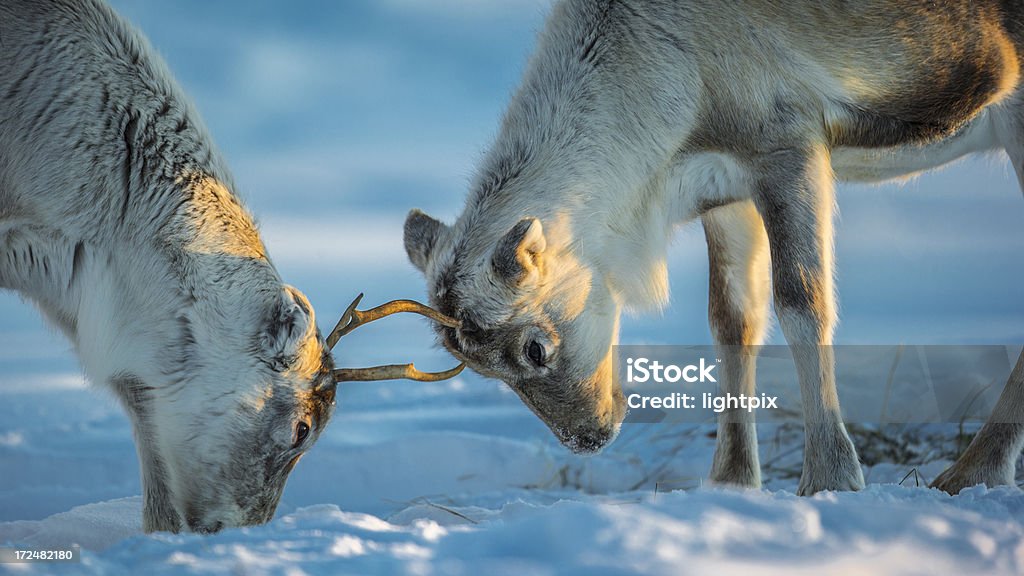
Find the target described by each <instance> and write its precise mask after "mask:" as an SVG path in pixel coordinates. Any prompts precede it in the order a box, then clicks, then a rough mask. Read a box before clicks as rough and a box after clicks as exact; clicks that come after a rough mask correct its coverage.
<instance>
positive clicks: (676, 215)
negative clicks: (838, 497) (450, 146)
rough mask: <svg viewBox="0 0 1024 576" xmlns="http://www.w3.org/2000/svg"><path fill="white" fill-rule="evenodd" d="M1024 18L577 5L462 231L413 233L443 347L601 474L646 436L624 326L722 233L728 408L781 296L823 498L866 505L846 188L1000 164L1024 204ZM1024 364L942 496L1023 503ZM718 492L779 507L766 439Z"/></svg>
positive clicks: (875, 2) (748, 379)
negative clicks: (687, 227) (769, 494)
mask: <svg viewBox="0 0 1024 576" xmlns="http://www.w3.org/2000/svg"><path fill="white" fill-rule="evenodd" d="M1022 56H1024V6H1022V4H1021V3H1020V2H1015V1H1009V0H1006V1H998V0H939V1H928V2H925V1H923V0H922V1H916V0H911V1H895V0H850V1H839V0H814V1H811V0H792V1H770V0H743V1H735V2H721V1H718V0H672V1H669V0H648V1H643V0H564V1H562V2H559V3H558V4H557V5H556V6H555V7H554V9H553V13H552V14H551V16H550V17H549V19H548V22H547V25H546V28H545V30H544V31H543V32H542V34H541V35H540V38H539V41H538V46H537V49H536V52H535V54H534V55H533V57H532V59H531V60H530V63H529V66H528V69H527V71H526V73H525V76H524V78H523V81H522V84H521V85H520V87H519V89H518V91H517V92H516V93H515V95H514V96H513V98H512V101H511V103H510V105H509V107H508V110H507V112H506V114H505V117H504V120H503V122H502V125H501V131H500V134H499V136H498V138H497V141H496V142H495V143H494V145H493V146H492V147H491V149H490V151H489V153H488V154H487V155H486V157H485V159H484V161H483V164H482V166H481V167H480V170H479V173H478V175H477V177H476V179H475V181H474V183H473V184H472V188H471V191H470V194H469V198H468V200H467V202H466V206H465V209H464V211H463V212H462V214H461V215H460V216H459V218H458V220H457V221H456V222H455V223H454V224H453V225H450V226H449V225H446V224H443V223H441V222H439V221H437V220H434V219H432V218H430V217H429V216H427V215H425V214H423V213H422V212H419V211H416V210H414V211H412V212H411V213H410V214H409V217H408V219H407V220H406V224H405V245H406V250H407V252H408V255H409V259H410V260H411V261H412V263H413V264H414V265H415V266H416V267H417V268H419V269H420V270H421V271H422V272H423V273H424V275H425V276H426V279H427V287H428V293H429V296H430V300H431V302H432V303H433V304H434V305H435V306H436V307H438V308H439V309H440V311H442V312H444V313H446V314H449V315H451V316H454V317H455V318H457V319H459V320H460V321H461V327H460V328H452V327H443V328H440V329H439V334H440V338H441V340H442V341H443V344H444V345H445V346H446V347H447V348H448V349H449V350H450V351H451V352H452V353H453V354H454V355H455V356H457V357H459V358H460V359H462V360H463V361H465V362H466V363H467V364H468V365H469V366H470V367H472V368H473V369H475V370H477V371H478V372H480V373H481V374H484V375H486V376H492V377H496V378H500V379H502V380H504V381H505V382H507V383H508V384H509V385H510V386H511V387H512V389H513V390H515V391H516V392H517V393H518V395H519V396H520V397H521V398H522V400H523V401H524V402H525V403H526V404H527V405H528V406H529V407H530V408H531V409H532V410H533V411H534V412H535V413H536V414H537V415H538V416H539V417H540V418H541V419H543V420H544V421H545V422H546V423H547V425H548V426H549V427H550V428H551V430H552V431H553V432H554V433H555V434H556V435H557V436H558V438H559V439H560V440H561V441H562V442H563V443H565V444H566V445H567V446H568V447H569V448H571V449H572V450H574V451H577V452H596V451H598V450H600V449H601V448H602V447H603V446H605V445H606V444H607V443H608V442H610V441H611V440H612V439H613V438H614V437H615V435H616V433H617V432H618V427H619V423H620V422H621V420H622V418H623V414H624V411H625V410H624V401H623V395H622V392H621V389H620V388H619V386H618V384H617V383H616V382H614V379H613V374H612V346H613V345H614V344H615V343H616V341H617V338H618V327H619V315H620V312H621V311H622V309H623V308H627V309H644V308H652V307H657V306H663V305H664V304H665V303H666V302H667V300H668V277H667V272H666V264H665V254H666V247H667V244H668V241H669V238H670V237H671V235H672V232H673V230H674V229H675V228H676V227H677V226H678V225H679V224H680V223H683V222H686V221H689V220H692V219H695V218H698V217H699V218H701V220H702V222H703V224H704V230H705V233H706V237H707V244H708V253H709V260H710V267H711V271H710V306H709V307H710V310H709V314H708V315H709V319H710V323H711V328H712V333H713V336H714V339H715V341H716V343H717V344H718V345H720V350H721V356H722V364H721V368H720V369H721V370H722V372H721V373H722V375H723V378H724V381H725V383H724V388H725V391H727V392H731V393H733V394H740V393H743V394H747V395H750V394H752V393H753V391H754V385H755V382H754V380H755V379H754V365H755V358H753V357H752V356H750V355H744V354H742V353H739V352H737V350H738V349H741V348H742V347H748V346H757V345H759V344H761V343H762V341H763V338H764V334H765V328H766V323H767V318H768V314H769V312H768V308H769V295H771V296H772V297H773V298H774V304H775V310H776V313H777V316H778V321H779V324H780V326H781V328H782V332H783V334H784V335H785V337H786V340H787V342H788V343H789V344H790V347H791V350H792V353H793V356H794V359H795V362H796V368H797V374H798V379H799V383H800V390H801V395H802V399H803V406H804V419H805V425H806V426H805V431H806V436H807V442H806V449H805V451H804V466H803V473H802V476H801V479H800V484H799V493H800V494H813V493H814V492H817V491H819V490H856V489H859V488H861V487H863V485H864V479H863V476H862V473H861V468H860V465H859V463H858V461H857V454H856V451H855V449H854V446H853V443H852V442H851V441H850V438H849V436H848V435H847V432H846V429H845V427H844V425H843V422H842V419H841V416H840V409H839V399H838V396H837V394H836V386H835V377H834V358H833V352H832V349H831V347H830V344H831V343H832V332H833V329H834V326H835V323H836V311H835V310H836V308H835V297H834V289H833V279H832V274H833V250H832V242H833V231H832V217H833V206H834V198H833V180H834V175H835V176H838V177H839V178H841V179H852V180H870V181H880V180H885V179H889V178H897V177H904V176H907V175H910V174H914V173H916V172H920V171H922V170H926V169H929V168H932V167H935V166H939V165H942V164H945V163H947V162H950V161H952V160H954V159H956V158H959V157H961V156H963V155H965V154H969V153H972V152H978V151H986V150H991V149H996V148H1002V149H1004V150H1005V151H1006V152H1007V154H1008V155H1009V157H1010V161H1011V162H1012V164H1013V167H1014V168H1015V169H1016V171H1017V175H1018V178H1020V179H1021V180H1022V182H1024V89H1022V87H1021V73H1020V72H1021V57H1022ZM1022 421H1024V359H1021V360H1019V361H1018V362H1017V365H1016V368H1015V369H1014V370H1013V372H1012V375H1011V377H1010V380H1009V382H1008V383H1007V385H1006V388H1005V389H1004V391H1003V393H1002V397H1001V399H1000V402H999V405H998V407H997V408H996V410H995V411H994V413H993V414H992V417H991V419H990V421H989V422H988V423H987V424H986V425H985V426H984V428H983V429H982V430H981V432H980V433H979V434H978V435H977V436H976V437H975V439H974V441H973V442H972V444H971V445H970V447H969V448H968V449H967V450H966V452H965V453H964V454H963V455H962V457H961V458H960V459H959V461H958V462H957V463H956V464H955V465H954V466H953V467H952V468H950V469H949V470H947V471H946V472H945V473H944V474H943V475H942V476H940V477H939V478H938V479H937V480H936V482H935V485H936V486H938V487H939V488H942V489H943V490H946V491H948V492H953V493H955V492H957V491H959V490H960V489H961V488H963V487H965V486H969V485H972V484H975V483H980V482H984V483H987V484H988V485H990V486H992V485H998V484H1012V481H1013V472H1014V460H1015V459H1016V456H1017V455H1018V454H1019V453H1020V451H1021V448H1022V444H1024V423H1022ZM718 432H719V433H718V444H717V447H716V450H715V455H714V461H713V464H712V467H711V479H712V480H713V481H716V482H721V483H728V484H738V485H742V486H759V485H760V466H759V463H758V456H757V437H756V434H755V429H754V422H753V418H752V417H750V416H748V415H746V414H745V413H743V412H741V413H740V414H732V415H729V416H727V417H723V418H722V419H720V421H719V431H718Z"/></svg>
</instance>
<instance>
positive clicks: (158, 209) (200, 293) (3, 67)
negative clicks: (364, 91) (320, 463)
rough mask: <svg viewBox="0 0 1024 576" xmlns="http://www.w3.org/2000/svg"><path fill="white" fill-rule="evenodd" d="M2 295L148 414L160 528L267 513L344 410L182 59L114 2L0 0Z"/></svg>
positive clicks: (141, 429) (348, 319) (140, 426)
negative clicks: (158, 52)
mask: <svg viewBox="0 0 1024 576" xmlns="http://www.w3.org/2000/svg"><path fill="white" fill-rule="evenodd" d="M0 55H2V57H0V288H6V289H11V290H16V291H18V292H19V293H20V294H22V295H23V296H24V297H26V298H27V299H29V300H31V301H33V302H34V303H35V304H36V305H37V306H38V307H39V309H40V310H41V311H42V313H43V314H44V316H45V317H46V318H47V319H48V320H49V322H50V323H51V324H52V325H54V326H56V327H57V328H58V329H59V330H60V331H61V332H63V333H64V334H65V335H66V336H67V337H68V338H69V339H70V340H71V342H72V343H73V344H74V347H75V350H76V351H77V353H78V356H79V358H80V360H81V364H82V367H83V369H84V372H85V374H86V375H87V377H88V378H89V380H90V381H91V382H93V383H95V384H97V385H101V386H106V387H108V388H109V389H111V390H112V391H113V392H114V393H115V394H116V395H117V397H118V398H119V399H120V401H121V403H122V404H123V405H124V408H125V410H126V411H127V412H128V415H129V416H130V418H131V422H132V426H133V431H134V435H135V440H136V447H137V451H138V458H139V463H140V468H141V474H142V487H143V510H142V513H143V527H144V528H145V530H146V531H147V532H150V531H154V530H169V531H173V532H177V531H178V530H181V529H189V530H193V531H196V532H214V531H217V530H219V529H221V528H223V527H226V526H239V525H247V524H254V523H261V522H266V521H267V520H269V519H270V518H271V517H272V516H273V514H274V510H275V508H276V507H277V503H278V500H279V499H280V496H281V492H282V490H283V489H284V485H285V480H286V479H287V476H288V474H289V473H290V472H291V470H292V468H293V467H294V466H295V464H296V462H298V460H299V458H300V457H301V456H302V455H303V454H304V453H305V452H306V451H308V450H309V448H310V447H311V446H312V445H313V443H314V442H316V440H317V438H318V437H319V436H320V434H321V433H322V432H323V430H324V427H325V426H326V425H327V423H328V421H329V420H330V418H331V415H332V414H333V412H334V405H335V392H336V385H337V382H338V381H344V380H375V379H387V378H411V379H417V380H435V379H440V378H446V377H450V376H453V375H455V374H457V373H458V370H459V368H456V369H453V370H450V371H447V372H443V373H436V374H435V373H422V372H419V371H418V370H416V369H415V367H413V366H412V365H411V364H410V365H396V366H380V367H376V368H371V369H334V368H333V361H332V359H331V353H330V350H331V348H333V347H334V345H335V344H336V343H337V341H338V339H339V338H341V337H342V336H343V335H345V334H347V333H348V332H350V331H351V330H352V329H354V328H356V327H357V326H359V325H362V324H365V323H367V322H370V321H373V320H375V319H377V318H381V317H383V316H386V315H388V314H393V313H395V312H417V313H420V314H423V315H426V316H428V317H430V318H432V319H434V320H436V321H439V322H442V323H445V324H448V325H452V326H454V325H455V323H454V320H452V319H450V318H446V317H444V316H442V315H440V314H437V313H436V312H434V311H433V310H430V309H429V308H426V307H425V306H423V305H420V304H418V303H415V302H412V301H404V300H403V301H394V302H390V303H388V304H385V305H383V306H380V307H377V308H374V309H372V310H369V311H361V310H357V309H356V305H357V304H358V302H359V299H358V298H357V299H356V301H355V302H353V303H352V305H351V306H350V307H349V309H348V310H347V311H346V312H345V314H344V315H343V316H342V319H341V321H340V322H339V323H338V325H337V326H336V327H335V329H334V330H333V331H332V332H331V334H330V336H328V338H327V339H326V341H325V339H324V338H323V337H322V336H321V334H320V331H319V330H318V329H317V327H316V322H315V317H314V312H313V308H312V306H310V303H309V301H308V300H307V299H306V297H305V296H303V294H302V293H301V292H299V291H298V290H296V289H295V288H293V287H291V286H288V285H285V284H284V283H282V281H281V278H280V276H279V275H278V273H277V271H276V270H275V268H274V266H273V264H272V263H271V260H270V258H269V257H268V255H267V251H266V249H265V248H264V245H263V242H262V241H261V240H260V236H259V233H258V232H257V229H256V226H255V225H254V223H253V220H252V218H251V217H250V215H249V214H248V213H247V212H246V211H245V209H244V208H243V207H242V205H241V203H240V202H239V200H238V198H237V197H236V196H235V194H234V193H233V189H234V185H233V184H232V180H231V176H230V174H229V173H228V170H227V167H226V166H225V165H224V162H223V160H222V159H221V156H220V155H219V153H218V152H217V151H216V150H215V149H214V147H213V145H212V143H211V139H210V137H209V135H208V134H207V131H206V128H205V127H204V126H203V124H202V122H201V121H200V119H199V117H198V115H197V114H196V112H195V110H194V109H193V107H192V105H191V104H190V103H189V101H188V99H187V98H186V97H185V95H184V94H183V93H182V92H181V90H180V89H179V88H178V87H177V85H176V84H175V82H174V80H173V79H172V77H171V75H170V73H169V72H168V71H167V69H166V68H165V66H164V64H163V63H162V62H161V61H160V60H159V59H158V58H156V57H154V56H153V55H152V50H151V48H150V47H149V45H148V44H147V42H146V40H145V39H144V38H142V37H141V36H140V35H139V34H138V33H137V32H136V31H135V30H134V29H132V28H131V27H130V25H129V24H127V23H126V22H124V21H123V20H122V19H121V18H119V17H118V16H117V15H116V14H115V13H114V12H113V11H112V10H111V9H110V8H109V7H108V6H106V5H105V4H103V3H102V2H101V1H100V0H4V1H3V2H0Z"/></svg>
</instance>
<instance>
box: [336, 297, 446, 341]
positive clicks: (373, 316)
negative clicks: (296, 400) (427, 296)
mask: <svg viewBox="0 0 1024 576" xmlns="http://www.w3.org/2000/svg"><path fill="white" fill-rule="evenodd" d="M362 298H363V295H362V294H360V295H359V296H358V297H356V299H355V300H353V301H352V303H351V304H349V306H348V308H347V309H346V310H345V313H344V314H342V316H341V320H338V324H337V325H336V326H335V327H334V330H332V331H331V335H330V336H328V337H327V346H328V348H330V349H333V348H334V345H335V344H337V343H338V340H340V339H341V338H342V337H343V336H345V335H346V334H348V333H349V332H351V331H353V330H355V329H356V328H358V327H360V326H362V325H363V324H369V323H370V322H373V321H374V320H379V319H381V318H383V317H385V316H390V315H392V314H397V313H399V312H412V313H415V314H420V315H421V316H426V317H427V318H430V319H431V320H433V321H434V322H437V323H439V324H442V325H444V326H448V327H450V328H457V327H458V326H459V321H458V320H456V319H455V318H452V317H450V316H446V315H444V314H442V313H440V312H438V311H437V310H434V309H433V308H431V307H429V306H426V305H424V304H420V303H419V302H416V301H415V300H392V301H391V302H387V303H384V304H381V305H380V306H377V307H376V308H371V309H369V310H357V309H356V306H358V305H359V301H360V300H362Z"/></svg>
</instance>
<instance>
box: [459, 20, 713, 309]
mask: <svg viewBox="0 0 1024 576" xmlns="http://www.w3.org/2000/svg"><path fill="white" fill-rule="evenodd" d="M586 4H587V2H565V3H560V4H558V5H557V6H556V7H555V13H554V14H553V15H552V17H551V18H550V19H549V20H548V22H549V23H548V27H547V29H546V30H545V31H544V32H543V33H542V35H541V37H540V39H539V43H538V48H537V50H536V52H535V55H534V57H533V59H532V60H531V62H530V64H529V67H528V71H527V73H526V74H525V77H524V81H523V83H522V84H521V86H520V88H519V90H518V92H517V93H516V94H515V95H514V97H513V100H512V102H511V104H510V106H509V109H508V112H507V113H506V116H505V118H504V120H503V123H502V128H501V132H500V135H499V137H498V139H497V141H496V142H495V144H494V146H493V147H492V148H491V150H490V153H489V154H488V156H487V157H486V159H485V161H484V162H483V165H482V167H481V171H480V173H479V175H478V177H477V179H476V181H475V182H474V185H473V186H472V191H471V193H470V195H469V198H468V201H467V205H466V208H465V210H464V212H463V214H462V216H461V217H460V218H459V221H458V222H457V223H456V226H455V234H454V237H455V238H457V239H460V238H461V242H462V243H463V245H469V246H480V247H482V248H481V250H483V247H488V246H493V245H494V243H495V241H496V240H497V238H498V237H499V236H500V235H501V234H503V233H504V232H507V231H508V230H509V229H510V228H511V227H512V226H513V225H515V223H516V221H517V220H518V219H519V218H521V217H522V215H524V214H525V215H530V216H534V217H537V218H539V219H541V221H542V222H543V223H544V225H545V234H546V235H547V236H548V238H547V240H548V245H549V249H550V247H551V246H552V245H554V246H555V247H558V246H561V247H562V248H563V249H566V250H569V251H571V252H573V253H574V254H575V256H576V257H577V258H578V259H579V260H580V262H581V263H582V264H583V265H585V266H587V267H589V268H590V269H591V270H592V271H593V272H594V273H595V274H596V275H597V276H598V277H600V278H602V279H603V281H604V282H607V283H608V285H609V286H610V287H611V288H612V289H613V292H614V293H616V294H618V295H619V297H620V299H621V303H622V304H623V305H625V306H627V307H636V308H648V307H655V306H660V305H662V304H664V303H665V302H666V301H667V298H668V280H667V274H666V267H665V249H666V247H667V243H668V239H669V236H670V234H671V232H672V228H673V226H674V225H675V224H676V223H677V222H679V221H680V220H683V219H685V218H686V217H688V216H691V215H690V214H685V213H683V212H684V211H683V210H682V209H681V205H680V204H679V202H677V201H666V198H665V196H666V195H667V191H666V187H665V184H666V181H667V179H668V170H669V166H670V162H671V159H672V156H673V154H674V153H675V151H676V147H677V146H678V145H679V143H680V142H682V141H683V140H684V139H685V137H686V135H687V132H688V130H689V127H690V126H691V125H692V119H693V114H694V111H695V109H696V104H695V103H694V102H691V101H688V100H687V99H686V98H687V96H686V95H687V94H692V93H696V91H688V90H680V86H681V85H685V84H695V83H696V82H697V81H698V79H697V78H696V77H695V75H694V73H693V72H692V70H695V69H696V67H691V66H688V65H687V57H686V54H685V53H684V52H682V51H681V48H680V47H679V46H677V45H675V44H673V43H674V42H678V38H676V37H675V36H671V37H668V36H665V35H664V34H662V32H663V31H660V30H659V31H657V32H656V33H655V34H634V33H632V32H631V31H630V30H629V29H628V28H627V27H626V26H625V23H626V22H627V19H628V18H634V17H635V16H636V13H637V11H638V10H641V9H642V8H633V7H629V6H626V5H624V4H622V3H621V2H617V1H615V0H609V1H607V2H604V3H603V5H602V7H601V9H600V10H595V9H594V8H593V7H592V6H586ZM636 22H637V21H636V20H633V21H632V22H631V23H630V25H631V26H636ZM640 22H641V23H642V25H648V26H651V27H652V28H656V27H657V24H656V20H654V19H646V18H642V19H641V20H640ZM652 38H654V39H655V40H652ZM652 41H653V42H659V43H660V44H661V45H659V46H657V47H652V46H648V45H647V44H649V43H651V42H652ZM665 50H673V51H676V52H679V58H678V61H679V63H680V64H679V67H678V68H676V69H675V70H670V71H668V73H666V71H665V70H664V69H663V68H661V69H659V68H656V65H655V63H653V62H650V61H649V60H650V59H649V56H648V55H649V54H652V53H660V52H664V51H665ZM627 68H628V69H629V70H630V73H629V74H624V73H622V72H620V70H623V69H627ZM623 77H630V78H634V79H636V82H638V83H640V84H642V86H640V87H637V86H631V87H630V89H629V90H628V91H626V90H623V89H622V88H620V87H619V86H618V85H617V83H616V82H617V79H621V78H623ZM556 79H557V80H556ZM627 93H628V95H627ZM622 110H629V111H630V113H629V114H622ZM666 205H669V206H675V207H676V208H677V209H675V210H668V211H666V210H665V209H664V207H665V206H666ZM595 207H599V208H595ZM556 222H557V223H560V224H558V225H553V224H555V223H556Z"/></svg>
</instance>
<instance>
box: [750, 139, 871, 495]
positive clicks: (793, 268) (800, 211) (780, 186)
mask: <svg viewBox="0 0 1024 576" xmlns="http://www.w3.org/2000/svg"><path fill="white" fill-rule="evenodd" d="M755 169H756V174H755V178H756V184H755V190H754V203H755V204H756V206H757V208H758V211H759V212H760V213H761V217H762V218H763V219H764V223H765V228H766V230H767V233H768V244H769V248H770V250H771V260H772V281H773V286H772V288H773V291H774V298H775V311H776V314H777V315H778V318H779V325H780V326H781V328H782V332H783V334H785V336H786V341H787V342H788V343H789V345H790V349H791V351H792V353H793V359H794V360H795V363H796V371H797V378H798V379H799V382H800V395H801V398H802V400H803V409H804V432H805V438H806V441H805V447H804V469H803V474H802V475H801V477H800V487H799V489H798V494H801V495H810V494H814V493H815V492H818V491H820V490H858V489H860V488H863V487H864V477H863V473H862V472H861V468H860V464H859V462H858V461H857V452H856V450H855V449H854V447H853V442H852V441H851V440H850V437H849V435H847V433H846V427H845V426H843V421H842V417H841V415H840V412H839V396H838V394H837V393H836V384H835V357H834V354H833V350H832V346H831V344H832V329H833V326H834V324H835V315H836V313H835V301H834V300H835V295H834V293H833V287H832V210H833V190H832V187H833V182H832V174H831V170H830V168H829V155H828V152H827V150H826V149H825V148H824V147H823V146H817V147H809V148H806V149H785V150H780V151H777V152H773V153H770V154H765V155H763V156H761V157H759V158H758V159H756V160H755Z"/></svg>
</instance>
